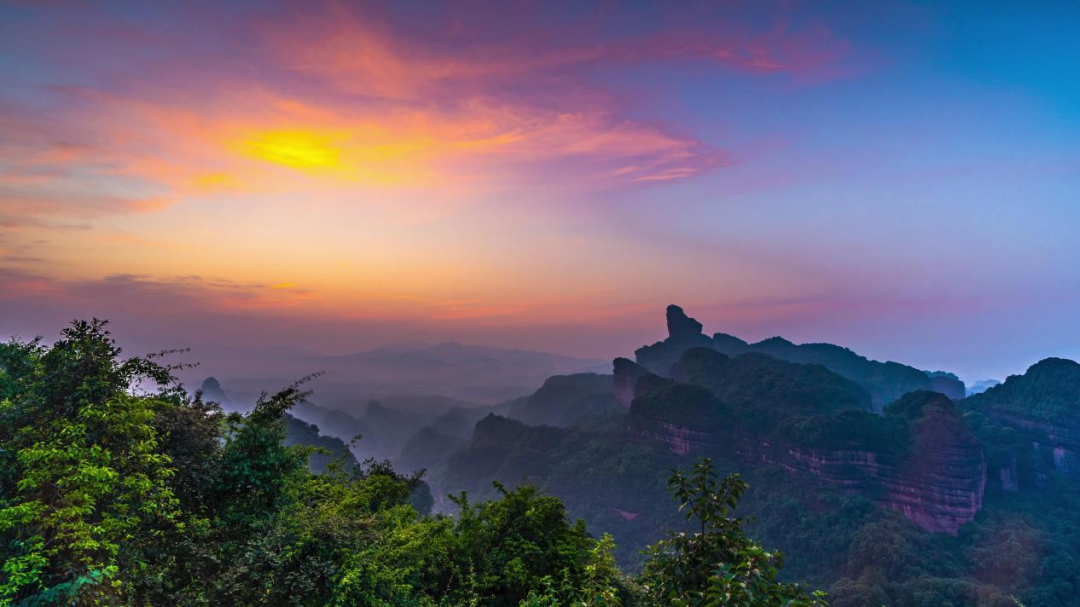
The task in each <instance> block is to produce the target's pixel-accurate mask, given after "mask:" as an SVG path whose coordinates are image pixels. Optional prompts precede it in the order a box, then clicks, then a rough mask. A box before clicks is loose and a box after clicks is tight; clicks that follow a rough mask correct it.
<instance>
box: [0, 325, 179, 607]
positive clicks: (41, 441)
mask: <svg viewBox="0 0 1080 607" xmlns="http://www.w3.org/2000/svg"><path fill="white" fill-rule="evenodd" d="M2 351H3V354H2V356H0V361H2V364H3V370H2V371H0V376H2V377H3V378H4V379H3V380H2V381H0V390H2V392H3V400H2V401H0V454H2V457H3V464H4V470H5V473H4V475H3V487H2V493H0V495H2V497H0V500H2V501H0V534H2V540H0V541H2V542H3V543H4V552H3V563H2V565H0V605H7V604H11V603H13V602H15V601H23V600H25V601H26V602H28V603H34V602H37V603H42V604H48V603H68V604H90V603H99V602H120V601H122V600H124V599H123V597H124V596H125V594H126V593H127V592H128V591H129V590H130V589H131V585H132V578H133V576H136V575H138V574H139V571H140V570H143V569H145V568H146V567H147V566H148V563H147V561H146V558H145V555H146V552H147V550H148V549H149V548H150V547H151V546H152V545H153V543H154V542H156V541H158V540H159V539H160V538H161V537H162V535H163V534H165V533H168V532H171V531H176V530H180V529H182V526H183V525H182V522H181V521H180V520H179V518H178V514H179V510H178V501H177V498H176V496H175V494H174V492H173V490H172V488H171V487H170V484H169V480H170V478H171V477H172V475H173V474H174V469H173V467H172V462H171V460H170V459H169V457H168V456H166V455H164V454H162V453H160V452H159V450H158V434H157V432H156V430H155V428H154V426H153V420H154V417H155V412H156V411H157V410H158V409H159V408H161V407H163V406H167V404H166V403H165V401H164V400H162V399H159V398H150V397H143V396H136V395H134V394H133V391H134V390H135V389H136V387H137V386H139V385H140V384H142V383H144V382H150V383H163V384H165V386H166V387H169V384H170V382H169V378H170V376H169V369H168V368H166V367H162V366H160V365H157V364H156V363H154V362H153V361H151V360H149V359H143V358H135V359H129V360H127V361H123V362H121V361H119V358H118V357H119V354H120V350H119V348H117V347H116V346H115V344H114V343H113V341H112V339H111V338H110V337H109V333H108V331H106V330H105V323H104V322H102V321H97V320H95V321H92V322H76V323H73V324H72V326H71V327H69V328H67V329H65V330H64V332H63V337H62V339H61V340H60V341H58V342H56V344H55V345H53V347H52V348H48V349H45V348H41V347H39V345H38V344H37V342H32V343H31V344H18V343H12V344H5V345H4V346H3V348H2ZM168 394H169V392H168V390H165V391H162V392H160V396H162V397H163V398H165V397H167V396H168Z"/></svg>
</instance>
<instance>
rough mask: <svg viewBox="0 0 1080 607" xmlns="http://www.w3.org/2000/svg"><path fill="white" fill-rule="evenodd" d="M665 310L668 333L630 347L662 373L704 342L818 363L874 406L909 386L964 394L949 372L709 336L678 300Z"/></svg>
mask: <svg viewBox="0 0 1080 607" xmlns="http://www.w3.org/2000/svg"><path fill="white" fill-rule="evenodd" d="M666 315H667V325H668V337H667V339H665V340H663V341H660V342H656V343H654V344H652V345H648V346H643V347H641V348H639V349H638V350H637V351H636V352H635V353H634V354H635V356H636V358H637V362H638V363H639V364H640V365H642V366H643V367H645V368H647V369H648V370H649V371H651V372H652V373H655V374H656V375H660V376H662V377H667V376H669V375H670V373H671V367H672V365H674V364H675V362H676V361H678V359H679V358H680V357H681V356H682V354H683V352H685V351H686V350H688V349H690V348H694V347H704V348H711V349H713V350H716V351H718V352H721V353H723V354H727V355H728V356H738V355H740V354H746V353H750V352H758V353H761V354H767V355H769V356H771V357H773V358H777V359H780V360H786V361H789V362H793V363H801V364H820V365H823V366H825V367H826V368H828V369H829V370H831V371H833V372H835V373H838V374H840V375H842V376H843V377H845V378H847V379H849V380H851V381H854V382H855V383H857V384H859V385H860V386H862V387H863V388H864V389H865V390H866V391H867V392H868V393H869V394H870V396H871V400H872V402H873V404H874V408H875V409H877V410H881V409H882V408H883V407H884V406H885V405H886V404H887V403H890V402H892V401H894V400H896V399H898V398H900V397H901V396H903V395H904V394H906V393H908V392H915V391H919V390H930V391H934V392H940V393H942V394H945V395H946V396H948V397H949V398H954V399H955V398H963V397H964V396H965V389H964V383H963V382H962V381H960V380H959V378H957V377H956V376H955V375H952V374H946V373H944V372H934V373H928V372H926V371H921V370H919V369H916V368H915V367H911V366H908V365H904V364H900V363H896V362H879V361H876V360H871V359H868V358H866V357H864V356H860V355H858V354H856V353H855V352H853V351H851V350H849V349H848V348H844V347H841V346H836V345H833V344H826V343H815V344H794V343H792V342H790V341H788V340H786V339H784V338H782V337H770V338H769V339H765V340H763V341H760V342H757V343H753V344H751V343H748V342H746V341H743V340H742V339H739V338H738V337H735V336H733V335H728V334H726V333H715V334H714V335H713V336H712V337H709V336H707V335H705V334H704V333H702V329H703V327H702V324H701V323H700V322H698V321H697V320H695V319H693V318H690V317H689V316H687V315H686V313H685V312H684V311H683V309H682V308H680V307H679V306H676V305H670V306H668V308H667V311H666Z"/></svg>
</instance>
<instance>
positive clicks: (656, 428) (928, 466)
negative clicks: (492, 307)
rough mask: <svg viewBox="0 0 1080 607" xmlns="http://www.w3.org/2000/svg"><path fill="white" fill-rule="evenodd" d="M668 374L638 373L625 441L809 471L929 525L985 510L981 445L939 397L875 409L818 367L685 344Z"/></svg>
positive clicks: (922, 396)
mask: <svg viewBox="0 0 1080 607" xmlns="http://www.w3.org/2000/svg"><path fill="white" fill-rule="evenodd" d="M624 366H625V365H624ZM672 375H673V376H674V379H667V378H660V377H657V376H644V377H639V378H637V382H636V386H637V390H636V394H635V398H634V399H633V401H632V406H631V408H630V415H629V416H628V417H627V421H626V430H627V433H628V435H629V436H630V437H631V438H633V439H637V440H642V441H646V442H649V443H651V444H654V445H658V446H663V447H665V448H666V449H667V450H669V451H670V452H671V453H673V454H676V455H685V456H702V455H713V456H718V457H735V458H737V459H738V460H741V461H743V462H746V463H748V464H755V465H774V466H779V467H782V468H784V469H786V470H788V471H791V472H793V473H801V474H809V475H812V476H814V477H816V478H817V479H819V480H820V481H821V482H822V483H825V484H828V485H833V486H837V487H839V488H842V489H845V490H849V491H856V492H859V493H861V494H863V495H866V496H869V497H871V499H873V500H874V501H876V502H877V503H879V504H881V505H882V506H885V507H888V508H892V509H895V510H898V511H900V512H902V513H903V514H904V515H905V516H906V517H907V518H908V519H910V520H911V521H913V522H915V523H916V524H918V525H919V526H921V527H923V528H924V529H927V530H929V531H934V532H945V533H953V534H955V533H956V532H957V530H958V529H959V528H960V526H961V525H963V524H964V523H966V522H968V521H970V520H972V519H973V518H974V516H975V514H976V513H977V512H978V511H979V509H980V508H981V507H982V500H983V493H984V490H985V483H986V458H985V455H984V452H983V448H982V446H981V445H980V444H979V442H978V440H977V439H976V438H975V436H974V435H973V434H972V433H971V432H970V431H969V430H968V429H967V427H966V426H965V425H964V424H963V421H962V420H961V418H960V415H959V414H958V413H957V411H956V409H955V407H954V406H953V403H952V401H950V400H949V399H948V398H946V397H944V396H942V395H941V394H937V393H934V392H916V393H911V394H908V395H907V396H905V397H904V398H903V399H900V400H899V401H897V402H896V403H893V404H891V405H889V406H888V407H887V408H886V411H885V414H884V415H883V416H879V415H875V414H873V413H870V412H868V411H866V410H865V408H866V407H868V405H869V397H868V396H867V395H866V393H865V392H864V391H863V390H862V389H861V388H859V387H858V386H857V385H855V384H853V383H852V382H849V381H847V380H844V379H843V378H841V377H839V376H838V375H836V374H834V373H831V372H829V371H827V370H825V369H824V368H823V367H820V366H817V365H796V364H792V363H786V362H783V361H777V360H775V359H769V357H765V356H762V355H759V354H752V355H744V356H740V357H736V358H734V359H731V358H729V357H726V356H724V355H722V354H719V353H717V352H714V351H710V350H707V349H696V350H694V349H692V350H688V351H686V352H685V353H684V355H683V357H682V359H681V360H680V361H679V362H678V363H676V364H675V365H673V368H672ZM684 382H688V383H684ZM852 404H854V405H855V406H858V405H859V404H862V405H863V407H864V408H863V409H862V410H860V409H858V408H851V405H852Z"/></svg>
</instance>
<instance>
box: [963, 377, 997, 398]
mask: <svg viewBox="0 0 1080 607" xmlns="http://www.w3.org/2000/svg"><path fill="white" fill-rule="evenodd" d="M1000 384H1001V382H1000V381H998V380H996V379H981V380H979V381H977V382H975V383H973V384H971V385H970V386H968V387H967V395H968V396H974V395H976V394H982V393H983V392H986V391H987V390H989V389H990V388H993V387H994V386H997V385H1000Z"/></svg>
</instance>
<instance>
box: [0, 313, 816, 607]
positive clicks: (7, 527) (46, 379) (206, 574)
mask: <svg viewBox="0 0 1080 607" xmlns="http://www.w3.org/2000/svg"><path fill="white" fill-rule="evenodd" d="M164 354H166V353H162V354H161V355H155V356H148V357H135V358H128V359H123V358H121V352H120V349H119V348H117V347H116V345H115V343H114V342H113V340H112V339H111V338H110V336H109V333H108V332H107V331H106V329H105V323H104V322H100V321H96V320H95V321H92V322H75V323H73V324H72V326H71V327H69V328H67V329H65V330H64V332H63V335H62V337H61V339H60V340H59V341H57V342H56V343H54V344H52V345H45V344H42V343H41V341H40V340H35V341H31V342H19V341H12V342H9V343H6V344H2V345H0V605H2V606H8V605H53V604H70V605H226V604H227V605H387V606H389V605H417V606H422V605H496V606H501V605H528V606H535V607H539V606H553V605H579V606H601V605H603V606H616V605H815V604H823V602H824V598H823V597H822V595H820V594H819V593H808V592H806V591H804V590H803V589H802V588H801V587H799V586H797V585H793V584H790V583H785V582H781V581H779V580H778V575H779V570H780V566H781V563H782V557H781V556H780V555H779V554H778V553H775V552H769V551H766V550H764V549H763V548H762V547H761V546H760V545H759V544H757V543H756V542H754V541H752V540H751V539H749V538H748V537H747V536H746V535H745V533H744V532H743V530H742V521H741V520H740V519H738V518H736V517H734V516H733V512H732V511H733V510H734V508H735V506H736V504H737V503H738V500H739V498H740V497H741V496H742V495H743V493H744V492H745V491H746V487H747V485H746V483H745V482H744V481H742V480H741V479H740V478H739V477H738V476H737V475H728V476H726V477H724V478H720V477H719V476H718V473H717V472H716V470H715V469H714V468H713V466H712V464H711V462H710V461H708V460H702V461H700V462H698V463H697V464H696V465H695V466H694V469H693V471H692V472H690V473H689V474H683V473H679V472H673V473H672V474H671V475H670V482H669V486H670V489H671V491H672V493H673V494H674V496H675V497H676V500H677V503H678V507H679V509H680V511H681V512H682V513H684V514H685V516H686V518H687V521H688V523H689V524H690V525H691V526H694V527H695V528H696V531H693V532H690V533H672V534H671V535H670V536H669V537H667V538H666V539H664V540H663V541H661V542H659V543H657V544H655V545H653V546H651V547H649V549H648V553H647V558H646V560H645V567H644V570H643V572H642V573H641V574H640V575H638V576H627V575H625V574H624V573H622V572H621V571H620V570H619V569H618V568H617V567H616V565H615V561H614V559H613V556H612V553H613V550H614V545H613V542H612V539H611V537H610V536H608V535H604V536H602V537H600V538H596V537H594V536H593V535H591V534H590V533H589V532H588V530H587V529H586V527H585V525H584V523H583V522H581V521H580V520H579V521H576V522H575V521H571V519H570V517H569V516H568V514H567V510H566V507H565V505H564V504H563V502H562V501H560V500H559V499H558V498H556V497H553V496H550V495H546V494H544V493H543V492H541V491H540V490H539V489H537V488H536V487H534V486H530V485H524V486H519V487H515V488H507V487H504V486H502V485H501V484H498V483H496V484H495V491H496V496H495V497H494V498H493V499H486V500H482V501H474V500H472V499H470V498H469V496H468V494H466V493H458V494H455V495H454V496H452V498H451V499H452V500H453V502H454V503H455V504H456V506H457V515H456V516H441V515H437V516H433V515H430V514H427V512H426V511H427V510H428V508H429V507H430V503H431V502H430V496H425V495H424V491H425V486H424V484H423V481H422V476H423V472H422V471H421V472H418V473H413V474H401V473H399V472H397V471H395V470H394V469H393V468H392V467H391V466H390V464H389V463H387V462H378V461H374V460H368V461H365V462H363V463H360V464H357V463H355V461H354V460H351V459H350V458H351V455H346V454H345V453H341V452H340V448H339V447H340V444H339V443H340V441H338V442H332V441H331V442H326V441H317V442H316V446H312V445H311V444H310V442H311V439H313V438H314V437H317V436H318V435H317V432H314V428H312V427H308V426H305V425H303V424H300V425H297V423H296V422H295V420H291V419H290V418H288V417H287V414H288V411H289V410H290V409H291V408H292V407H293V406H295V405H296V404H297V403H298V402H300V401H302V400H303V399H304V398H305V396H306V395H307V393H306V392H305V391H304V390H303V386H302V383H303V382H299V383H297V384H294V385H292V386H289V387H287V388H286V389H284V390H282V391H280V392H278V393H276V394H273V395H269V394H264V395H263V396H262V397H260V398H259V400H258V402H257V403H256V405H255V407H254V408H253V409H252V410H251V411H250V412H249V413H247V414H243V415H242V414H239V413H229V414H226V413H224V412H223V411H222V410H221V408H220V407H219V406H218V405H216V404H214V403H211V402H207V401H204V400H203V398H202V395H201V394H196V395H195V396H194V397H191V396H189V395H188V394H187V393H186V392H185V391H184V390H183V389H182V387H181V386H180V385H179V384H178V383H177V381H176V380H175V379H174V378H173V375H172V371H174V370H175V368H174V367H170V366H168V365H165V364H162V363H161V362H160V358H161V356H162V355H164ZM290 428H291V429H292V439H293V440H292V441H291V442H295V443H296V444H293V445H289V444H287V443H286V437H287V431H288V430H289V429H290ZM305 434H308V435H311V434H313V435H314V436H307V437H306V438H305V436H304V435H305ZM319 445H321V446H324V447H329V448H330V449H329V451H330V452H333V451H338V457H336V458H333V459H332V460H321V461H320V462H319V464H318V466H317V468H319V469H322V470H324V471H323V472H322V473H321V474H320V473H314V472H312V471H311V469H310V468H309V461H308V460H309V458H310V457H311V456H312V455H313V454H315V453H318V454H321V455H323V456H326V455H328V453H327V449H320V448H319Z"/></svg>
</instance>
